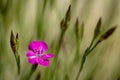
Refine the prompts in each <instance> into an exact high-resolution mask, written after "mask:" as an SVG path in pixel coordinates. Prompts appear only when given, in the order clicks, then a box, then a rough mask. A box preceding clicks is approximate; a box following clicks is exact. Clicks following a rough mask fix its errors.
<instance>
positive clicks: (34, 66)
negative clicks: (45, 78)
mask: <svg viewBox="0 0 120 80" xmlns="http://www.w3.org/2000/svg"><path fill="white" fill-rule="evenodd" d="M37 66H38V64H35V65H33V66H32V68H31V71H30V73H29V75H28V77H27V79H26V80H29V79H30V77H31V75H32V74H33V73H34V72H35V70H36V68H37Z"/></svg>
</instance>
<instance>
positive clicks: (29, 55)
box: [26, 50, 35, 57]
mask: <svg viewBox="0 0 120 80" xmlns="http://www.w3.org/2000/svg"><path fill="white" fill-rule="evenodd" d="M26 56H27V57H31V56H35V53H34V52H33V51H31V50H29V51H28V52H27V54H26Z"/></svg>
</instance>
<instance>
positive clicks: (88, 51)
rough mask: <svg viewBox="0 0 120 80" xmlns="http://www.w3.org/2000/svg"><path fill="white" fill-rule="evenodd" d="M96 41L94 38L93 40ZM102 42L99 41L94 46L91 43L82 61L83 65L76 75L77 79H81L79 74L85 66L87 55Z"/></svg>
mask: <svg viewBox="0 0 120 80" xmlns="http://www.w3.org/2000/svg"><path fill="white" fill-rule="evenodd" d="M93 41H94V40H93ZM93 41H92V42H91V44H93ZM99 43H100V42H97V43H96V44H95V45H94V46H93V47H92V48H91V46H92V45H90V46H89V48H88V49H87V50H86V51H85V53H84V55H83V58H82V61H81V67H80V68H79V71H78V74H77V76H76V79H75V80H78V79H79V75H80V73H81V71H82V69H83V66H84V63H85V60H86V57H87V55H88V54H89V53H90V52H91V51H92V50H93V49H94V48H95V47H96V46H97V45H98V44H99Z"/></svg>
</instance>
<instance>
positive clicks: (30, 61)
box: [28, 58, 36, 65]
mask: <svg viewBox="0 0 120 80" xmlns="http://www.w3.org/2000/svg"><path fill="white" fill-rule="evenodd" d="M28 62H29V63H30V64H32V65H34V64H36V58H28Z"/></svg>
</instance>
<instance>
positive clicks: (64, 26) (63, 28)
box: [50, 5, 71, 80]
mask: <svg viewBox="0 0 120 80" xmlns="http://www.w3.org/2000/svg"><path fill="white" fill-rule="evenodd" d="M70 19H71V5H70V6H69V8H68V10H67V12H66V16H65V18H64V19H62V20H61V22H60V28H61V33H60V37H59V41H58V44H57V47H56V51H55V54H56V57H55V58H54V63H55V64H54V65H53V67H52V73H53V74H55V73H56V68H57V65H58V55H59V51H60V47H61V44H62V42H63V38H64V35H65V32H66V30H67V28H68V26H69V22H70ZM53 74H52V75H50V79H51V80H53V79H54V75H53Z"/></svg>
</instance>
